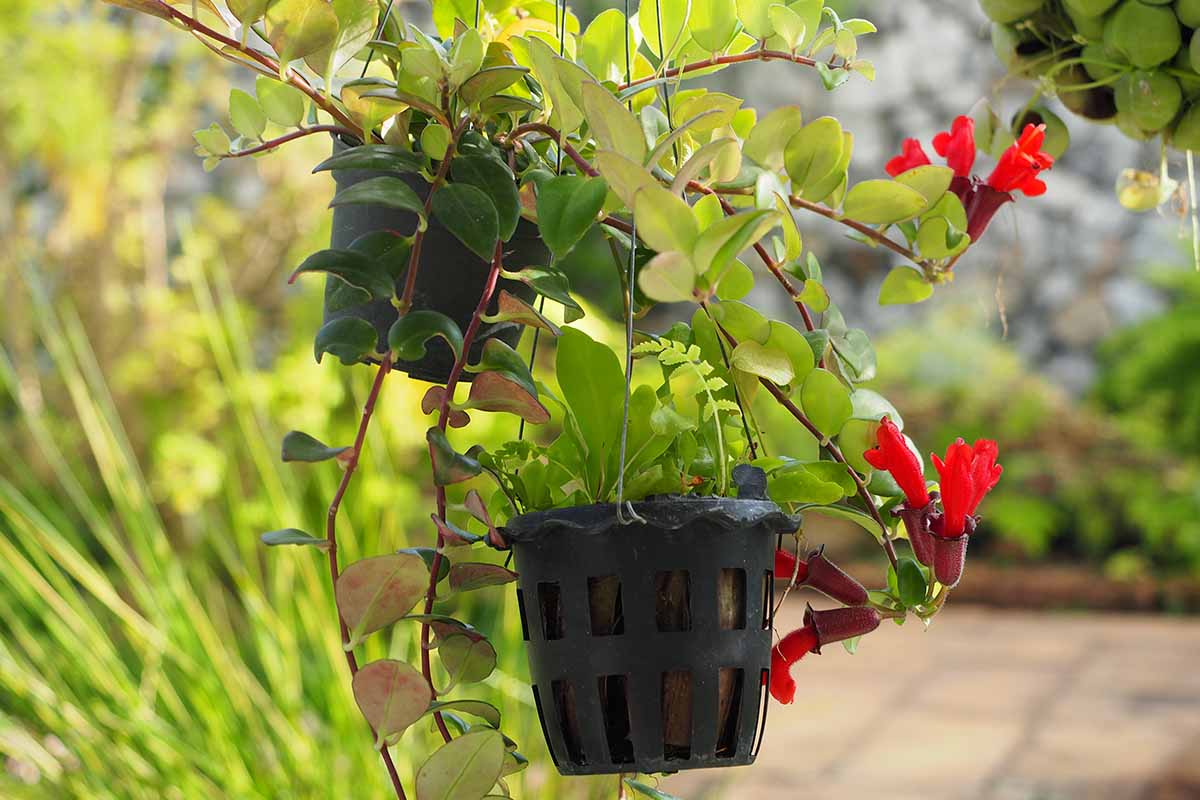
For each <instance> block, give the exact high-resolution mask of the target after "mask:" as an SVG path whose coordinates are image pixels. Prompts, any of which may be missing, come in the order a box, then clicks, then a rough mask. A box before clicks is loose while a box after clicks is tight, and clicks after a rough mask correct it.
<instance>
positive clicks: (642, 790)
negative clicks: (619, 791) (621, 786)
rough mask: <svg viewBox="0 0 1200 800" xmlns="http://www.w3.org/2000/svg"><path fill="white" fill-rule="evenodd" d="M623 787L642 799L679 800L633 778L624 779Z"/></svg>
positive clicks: (679, 799)
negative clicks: (626, 787)
mask: <svg viewBox="0 0 1200 800" xmlns="http://www.w3.org/2000/svg"><path fill="white" fill-rule="evenodd" d="M625 785H626V786H628V787H629V788H630V789H632V790H633V791H634V792H635V793H636V794H640V795H641V796H643V797H649V798H650V800H681V798H679V797H676V796H675V795H673V794H667V793H666V792H664V791H662V790H661V789H655V788H654V787H653V786H649V785H647V784H645V783H642V782H641V781H635V780H634V779H633V778H626V779H625Z"/></svg>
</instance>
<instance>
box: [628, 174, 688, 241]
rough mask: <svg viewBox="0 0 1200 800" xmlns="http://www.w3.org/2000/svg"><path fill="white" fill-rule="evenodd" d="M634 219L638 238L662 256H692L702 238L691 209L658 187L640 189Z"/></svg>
mask: <svg viewBox="0 0 1200 800" xmlns="http://www.w3.org/2000/svg"><path fill="white" fill-rule="evenodd" d="M633 216H634V220H635V221H636V222H637V228H638V236H640V237H641V238H642V239H643V240H644V241H645V242H646V244H648V245H650V246H651V247H652V248H654V249H655V250H657V251H658V252H659V253H665V252H669V251H671V250H678V251H679V252H681V253H691V252H692V247H693V245H695V243H696V239H697V237H698V236H699V235H700V230H699V226H698V224H697V223H696V216H695V214H693V213H692V209H691V207H690V206H689V205H688V204H687V203H685V202H684V201H683V200H682V199H680V198H679V197H678V196H677V195H675V194H672V193H671V192H670V191H668V190H667V189H664V188H663V187H661V186H658V185H647V186H643V187H642V188H640V189H638V191H637V196H636V197H635V198H634V206H633Z"/></svg>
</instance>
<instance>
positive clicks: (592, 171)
mask: <svg viewBox="0 0 1200 800" xmlns="http://www.w3.org/2000/svg"><path fill="white" fill-rule="evenodd" d="M527 133H544V134H546V135H547V136H549V137H550V138H551V139H553V140H554V141H555V142H557V143H558V146H559V147H560V148H561V149H562V151H563V152H564V153H566V154H567V156H568V157H569V158H570V159H571V160H572V161H574V162H575V166H577V167H579V169H581V170H582V171H583V172H585V173H587V174H588V175H590V176H591V177H593V178H595V177H596V176H598V175H599V174H600V173H599V172H597V171H596V168H595V167H593V166H592V165H591V164H589V163H588V160H587V159H586V158H584V157H583V156H581V155H580V154H579V151H578V150H576V149H575V148H574V147H572V146H571V145H570V143H569V142H567V141H566V138H565V137H564V136H563V135H562V132H561V131H559V130H557V129H555V128H552V127H550V126H549V125H546V124H544V123H541V122H526V123H525V124H524V125H518V126H517V127H515V128H513V129H512V132H511V133H509V134H508V135H507V136H506V137H504V140H505V141H507V142H511V141H513V140H514V139H520V138H521V137H522V136H524V135H525V134H527Z"/></svg>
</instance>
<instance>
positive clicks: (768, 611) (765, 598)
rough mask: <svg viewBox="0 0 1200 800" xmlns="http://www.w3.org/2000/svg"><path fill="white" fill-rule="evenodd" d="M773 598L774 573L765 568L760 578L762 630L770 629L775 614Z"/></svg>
mask: <svg viewBox="0 0 1200 800" xmlns="http://www.w3.org/2000/svg"><path fill="white" fill-rule="evenodd" d="M774 600H775V573H774V572H773V571H771V570H767V571H766V572H764V573H763V579H762V629H763V630H764V631H769V630H771V623H772V622H773V619H774V616H775V609H774V608H773V607H772V606H773V601H774Z"/></svg>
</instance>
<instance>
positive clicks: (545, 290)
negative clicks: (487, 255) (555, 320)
mask: <svg viewBox="0 0 1200 800" xmlns="http://www.w3.org/2000/svg"><path fill="white" fill-rule="evenodd" d="M501 274H502V275H503V276H504V277H505V278H508V279H510V280H516V281H520V282H521V283H523V284H525V285H526V286H528V287H529V288H530V289H533V290H534V291H535V292H537V293H538V294H540V295H541V296H542V297H548V298H549V299H551V300H553V301H554V302H556V303H559V304H561V305H562V306H563V309H564V311H563V319H564V320H565V321H566V322H568V323H570V322H574V321H575V320H577V319H580V318H582V317H583V307H582V306H580V305H579V303H577V302H575V299H574V298H573V297H571V294H570V289H571V287H570V285H569V284H568V282H567V276H566V275H565V274H563V273H562V272H559V271H558V270H555V269H551V268H550V267H526V268H525V269H522V270H519V271H517V272H509V271H507V270H503V271H502V272H501Z"/></svg>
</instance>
